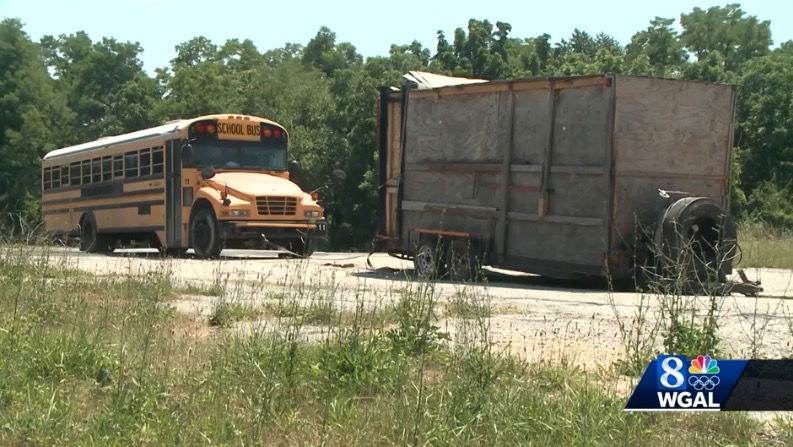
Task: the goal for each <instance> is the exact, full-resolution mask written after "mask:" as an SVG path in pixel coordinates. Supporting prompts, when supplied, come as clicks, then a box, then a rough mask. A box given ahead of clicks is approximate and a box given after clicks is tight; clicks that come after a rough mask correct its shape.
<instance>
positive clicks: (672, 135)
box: [612, 76, 735, 247]
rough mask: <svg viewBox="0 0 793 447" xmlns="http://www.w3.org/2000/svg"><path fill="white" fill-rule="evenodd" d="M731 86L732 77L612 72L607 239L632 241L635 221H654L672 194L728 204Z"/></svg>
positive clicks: (732, 91)
mask: <svg viewBox="0 0 793 447" xmlns="http://www.w3.org/2000/svg"><path fill="white" fill-rule="evenodd" d="M734 94H735V90H734V87H733V86H729V85H715V84H705V83H701V82H693V81H680V80H676V81H672V80H666V79H654V78H639V77H625V76H618V77H617V78H616V95H617V102H616V109H615V117H614V119H615V124H614V160H615V173H614V176H615V187H614V208H613V216H614V217H613V218H614V224H613V228H612V247H618V246H619V245H620V244H623V245H624V244H625V243H626V239H629V241H627V242H628V243H630V242H632V240H633V239H634V238H635V236H634V235H633V232H634V230H635V227H636V222H639V223H641V225H643V226H650V225H652V224H653V223H654V222H655V220H656V219H657V217H658V215H659V214H660V213H661V212H662V210H663V209H664V208H666V206H668V205H669V204H670V203H671V202H672V200H674V199H677V198H681V197H685V196H704V197H713V198H715V199H716V200H717V201H720V202H721V203H722V206H724V207H725V208H726V207H727V205H728V197H729V189H728V188H729V167H730V153H731V141H732V139H731V134H732V122H733V112H734V110H733V107H734V100H735V96H734ZM659 189H661V190H664V191H669V193H668V195H670V197H671V198H668V199H667V198H664V197H661V196H660V195H659Z"/></svg>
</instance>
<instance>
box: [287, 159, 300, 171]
mask: <svg viewBox="0 0 793 447" xmlns="http://www.w3.org/2000/svg"><path fill="white" fill-rule="evenodd" d="M299 170H300V162H299V161H297V160H289V172H297V171H299Z"/></svg>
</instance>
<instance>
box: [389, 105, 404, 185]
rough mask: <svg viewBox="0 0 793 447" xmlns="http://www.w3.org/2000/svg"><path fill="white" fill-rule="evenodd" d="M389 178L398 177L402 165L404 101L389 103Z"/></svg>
mask: <svg viewBox="0 0 793 447" xmlns="http://www.w3.org/2000/svg"><path fill="white" fill-rule="evenodd" d="M387 138H388V139H387V144H388V160H387V162H386V163H387V167H386V172H387V173H388V175H387V178H388V179H394V178H398V177H399V175H400V171H401V165H402V141H401V138H402V103H401V102H399V100H391V102H389V104H388V136H387Z"/></svg>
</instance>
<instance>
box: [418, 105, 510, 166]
mask: <svg viewBox="0 0 793 447" xmlns="http://www.w3.org/2000/svg"><path fill="white" fill-rule="evenodd" d="M412 96H413V95H411V98H410V100H409V105H408V108H409V112H408V117H407V136H406V141H405V151H406V152H405V162H406V163H420V162H425V161H444V162H482V161H493V160H499V159H500V155H501V154H499V153H498V147H497V142H498V135H497V128H496V126H497V122H498V113H497V108H498V103H499V101H498V99H499V96H498V93H482V94H481V95H459V96H451V97H446V98H437V97H421V98H414V97H412Z"/></svg>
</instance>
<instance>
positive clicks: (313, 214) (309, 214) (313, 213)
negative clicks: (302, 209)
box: [305, 211, 319, 217]
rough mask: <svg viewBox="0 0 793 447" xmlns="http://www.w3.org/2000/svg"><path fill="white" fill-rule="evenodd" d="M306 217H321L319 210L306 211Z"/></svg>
mask: <svg viewBox="0 0 793 447" xmlns="http://www.w3.org/2000/svg"><path fill="white" fill-rule="evenodd" d="M305 214H306V217H319V211H306V213H305Z"/></svg>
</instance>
